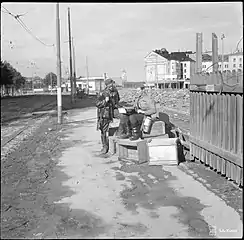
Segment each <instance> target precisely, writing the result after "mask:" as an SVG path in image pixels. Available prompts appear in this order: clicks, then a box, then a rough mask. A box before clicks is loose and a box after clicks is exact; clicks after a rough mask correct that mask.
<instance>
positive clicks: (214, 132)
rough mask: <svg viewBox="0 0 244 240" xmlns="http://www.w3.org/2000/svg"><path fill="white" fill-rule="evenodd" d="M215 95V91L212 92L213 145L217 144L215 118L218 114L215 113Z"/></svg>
mask: <svg viewBox="0 0 244 240" xmlns="http://www.w3.org/2000/svg"><path fill="white" fill-rule="evenodd" d="M217 113H218V112H217V95H216V93H213V119H212V120H213V121H212V124H213V131H212V134H213V135H212V144H213V145H215V146H216V145H217V143H216V140H217V134H218V132H217V122H216V120H217V119H218V115H217Z"/></svg>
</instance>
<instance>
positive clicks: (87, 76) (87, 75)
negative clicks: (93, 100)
mask: <svg viewBox="0 0 244 240" xmlns="http://www.w3.org/2000/svg"><path fill="white" fill-rule="evenodd" d="M86 78H87V95H89V71H88V58H87V56H86Z"/></svg>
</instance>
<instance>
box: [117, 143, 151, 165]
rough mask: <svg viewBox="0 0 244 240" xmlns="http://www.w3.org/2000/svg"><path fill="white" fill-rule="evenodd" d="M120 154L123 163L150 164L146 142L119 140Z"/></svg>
mask: <svg viewBox="0 0 244 240" xmlns="http://www.w3.org/2000/svg"><path fill="white" fill-rule="evenodd" d="M117 144H118V154H119V157H118V158H119V160H121V161H132V162H136V163H138V164H141V163H145V162H148V146H147V141H146V140H141V139H138V140H136V141H130V140H129V139H118V141H117Z"/></svg>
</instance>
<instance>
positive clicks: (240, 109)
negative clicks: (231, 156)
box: [236, 94, 243, 155]
mask: <svg viewBox="0 0 244 240" xmlns="http://www.w3.org/2000/svg"><path fill="white" fill-rule="evenodd" d="M236 107H237V117H236V118H237V122H236V127H237V134H236V144H237V147H236V148H237V149H236V150H237V153H238V154H241V155H242V154H243V96H241V95H239V94H238V95H237V106H236Z"/></svg>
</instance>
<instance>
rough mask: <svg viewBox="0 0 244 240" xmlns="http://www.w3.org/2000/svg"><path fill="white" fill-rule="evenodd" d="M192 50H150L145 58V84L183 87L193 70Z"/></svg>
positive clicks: (160, 86)
mask: <svg viewBox="0 0 244 240" xmlns="http://www.w3.org/2000/svg"><path fill="white" fill-rule="evenodd" d="M190 54H193V53H192V52H171V53H169V52H168V51H167V50H166V49H165V48H162V49H161V50H155V51H152V52H150V53H149V54H148V55H147V56H146V57H145V58H144V61H145V72H146V84H147V85H157V84H158V86H159V88H162V87H166V88H167V87H169V86H170V87H176V86H179V87H180V88H181V87H183V84H184V81H185V80H186V79H190V78H191V76H192V74H193V73H194V71H195V61H194V60H192V59H191V58H190V57H189V55H190Z"/></svg>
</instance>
